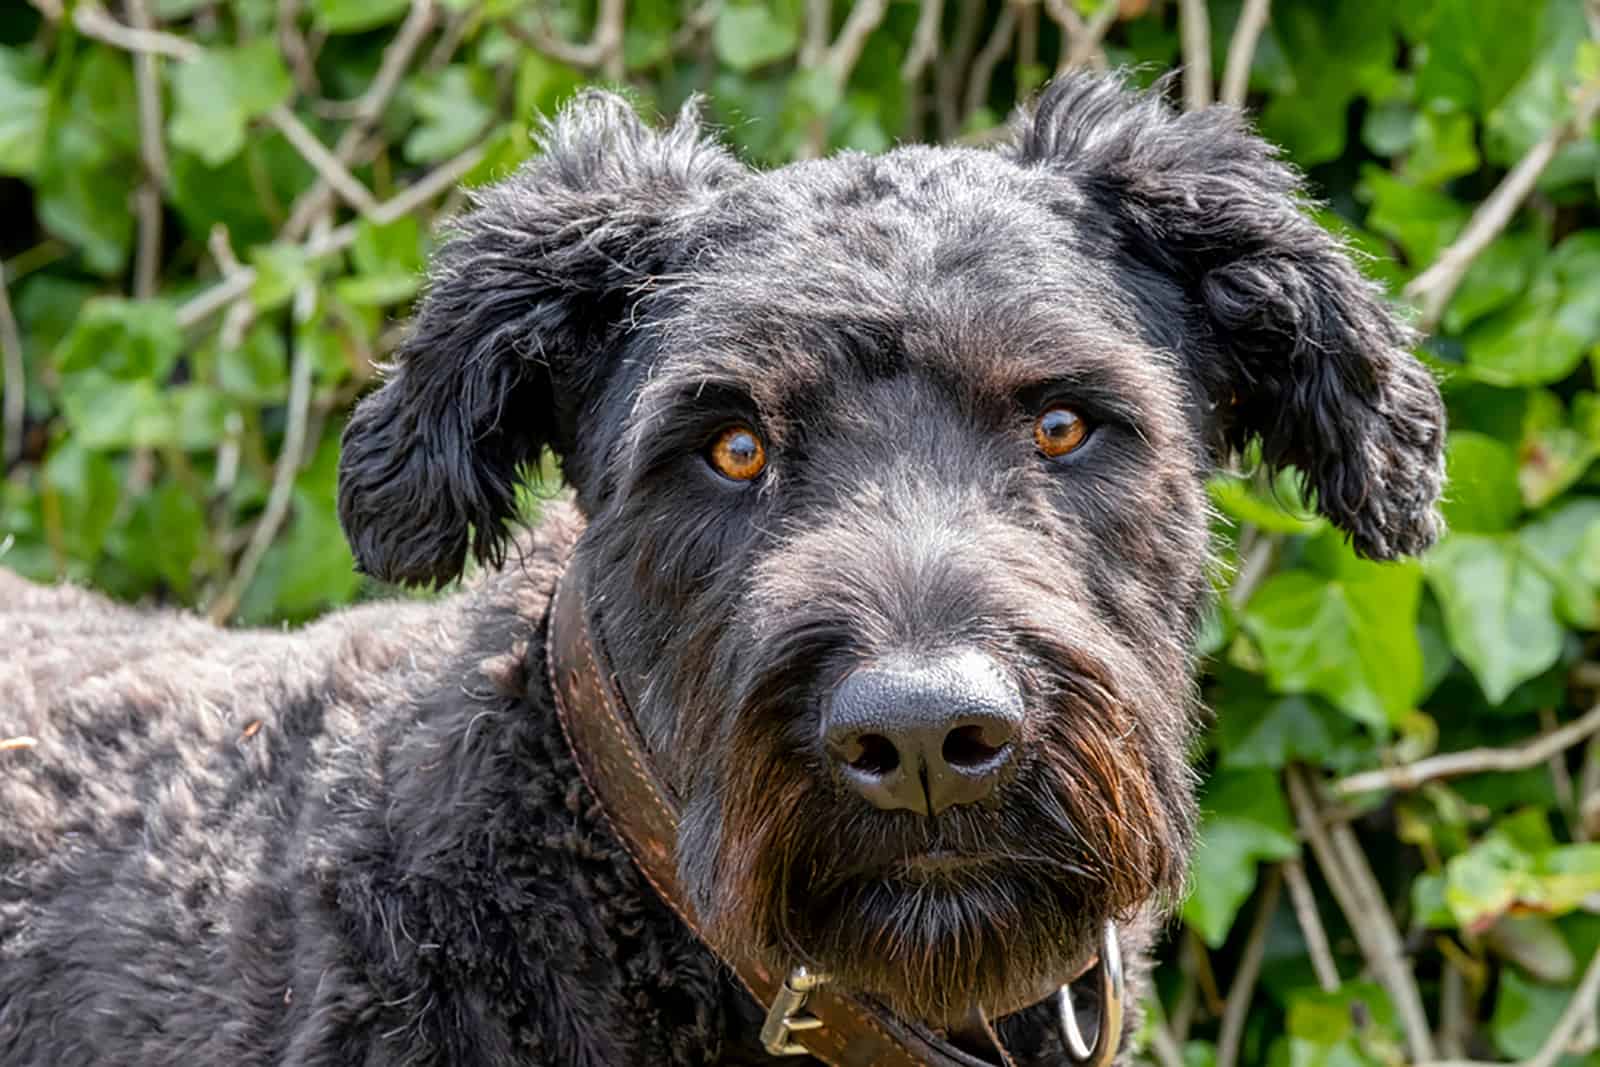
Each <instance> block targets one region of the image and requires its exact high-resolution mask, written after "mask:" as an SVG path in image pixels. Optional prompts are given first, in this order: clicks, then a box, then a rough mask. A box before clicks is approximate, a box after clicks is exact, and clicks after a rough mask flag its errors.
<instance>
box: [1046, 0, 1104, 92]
mask: <svg viewBox="0 0 1600 1067" xmlns="http://www.w3.org/2000/svg"><path fill="white" fill-rule="evenodd" d="M1045 10H1046V11H1047V12H1048V13H1049V15H1050V17H1051V18H1052V19H1054V20H1055V21H1056V23H1057V24H1058V25H1059V26H1060V27H1061V32H1062V35H1063V36H1065V37H1066V39H1067V42H1068V43H1067V47H1066V48H1063V49H1062V50H1061V62H1060V63H1059V64H1057V66H1056V73H1057V74H1061V73H1064V72H1065V71H1068V70H1072V69H1074V68H1076V67H1081V66H1083V65H1085V64H1089V65H1091V66H1093V67H1095V68H1097V69H1104V68H1105V65H1106V53H1105V49H1103V48H1101V47H1100V42H1101V41H1103V40H1105V36H1106V33H1107V31H1109V30H1110V29H1111V26H1112V24H1113V23H1115V22H1116V21H1117V13H1118V11H1119V10H1120V7H1119V5H1118V3H1117V0H1103V2H1102V3H1101V5H1100V10H1098V11H1096V12H1095V13H1094V17H1093V18H1091V19H1090V20H1089V21H1088V22H1085V21H1084V20H1083V18H1082V17H1081V16H1079V14H1078V13H1077V12H1076V11H1074V10H1073V9H1072V6H1071V5H1070V4H1069V3H1068V2H1067V0H1045Z"/></svg>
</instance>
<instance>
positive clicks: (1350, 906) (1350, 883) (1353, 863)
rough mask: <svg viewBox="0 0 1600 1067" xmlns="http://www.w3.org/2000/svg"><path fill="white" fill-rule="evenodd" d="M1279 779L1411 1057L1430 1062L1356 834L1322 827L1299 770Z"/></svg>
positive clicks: (1416, 994) (1398, 949) (1410, 986)
mask: <svg viewBox="0 0 1600 1067" xmlns="http://www.w3.org/2000/svg"><path fill="white" fill-rule="evenodd" d="M1284 779H1285V782H1286V784H1287V785H1288V787H1289V803H1290V806H1291V807H1292V808H1293V809H1294V813H1295V821H1296V822H1297V823H1298V824H1299V826H1300V830H1301V832H1302V833H1303V834H1304V835H1305V838H1306V841H1307V843H1308V844H1310V846H1311V851H1312V853H1313V854H1314V855H1315V856H1316V857H1317V864H1318V865H1319V866H1320V867H1321V868H1322V874H1323V877H1324V878H1325V879H1326V880H1327V882H1328V888H1329V889H1330V890H1332V891H1333V896H1334V899H1335V900H1336V901H1337V902H1338V904H1339V908H1340V910H1341V911H1343V912H1344V916H1345V920H1346V921H1347V922H1348V923H1349V924H1350V930H1351V932H1352V933H1354V934H1355V936H1356V943H1357V944H1358V945H1359V946H1360V947H1361V954H1362V956H1364V957H1365V958H1366V960H1367V964H1368V966H1370V967H1371V968H1372V973H1373V975H1374V976H1375V977H1376V978H1377V979H1378V982H1379V984H1381V985H1382V986H1383V987H1384V990H1385V991H1386V992H1387V993H1388V994H1389V999H1390V1000H1391V1001H1392V1002H1393V1003H1394V1006H1395V1010H1396V1011H1397V1012H1398V1013H1399V1015H1400V1022H1401V1026H1402V1028H1403V1029H1404V1031H1405V1035H1406V1045H1407V1046H1408V1048H1409V1050H1410V1053H1411V1058H1412V1059H1413V1060H1415V1061H1418V1062H1425V1061H1427V1060H1431V1059H1433V1034H1432V1032H1431V1031H1430V1030H1429V1029H1428V1018H1427V1015H1426V1014H1425V1013H1424V1011H1423V1009H1422V994H1421V992H1420V991H1419V990H1418V989H1417V983H1416V978H1415V977H1414V976H1413V975H1412V973H1411V970H1410V968H1409V967H1407V966H1406V963H1405V959H1404V953H1403V946H1402V945H1401V943H1400V935H1399V933H1398V932H1397V931H1396V930H1395V927H1394V920H1393V919H1392V918H1391V917H1390V915H1389V909H1388V906H1387V905H1386V903H1385V902H1384V899H1383V894H1382V892H1381V891H1380V890H1379V889H1378V884H1377V879H1376V878H1374V877H1373V875H1372V868H1371V867H1370V866H1368V864H1367V861H1366V857H1365V856H1364V855H1363V854H1362V852H1361V849H1360V847H1359V846H1358V845H1357V843H1356V840H1355V834H1354V833H1352V832H1351V830H1350V828H1349V827H1348V826H1345V825H1343V824H1339V825H1335V826H1331V827H1330V826H1327V825H1326V824H1325V821H1324V815H1323V811H1322V803H1321V801H1320V799H1319V798H1318V797H1317V795H1316V785H1315V784H1314V783H1313V782H1311V781H1309V780H1308V776H1307V775H1306V773H1305V772H1304V771H1303V770H1302V769H1301V768H1300V767H1298V766H1291V767H1288V768H1285V770H1284Z"/></svg>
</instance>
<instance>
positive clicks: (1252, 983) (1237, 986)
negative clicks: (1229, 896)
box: [1216, 866, 1283, 1067]
mask: <svg viewBox="0 0 1600 1067" xmlns="http://www.w3.org/2000/svg"><path fill="white" fill-rule="evenodd" d="M1282 886H1283V869H1282V868H1281V867H1276V866H1275V867H1273V868H1272V869H1271V870H1270V871H1269V872H1268V873H1267V878H1266V881H1265V882H1264V883H1263V884H1262V886H1261V902H1260V903H1259V904H1258V905H1257V907H1256V917H1255V921H1254V922H1252V923H1251V924H1250V935H1249V937H1248V938H1247V939H1246V940H1245V943H1244V951H1243V953H1241V954H1240V956H1239V969H1238V970H1237V971H1236V972H1235V973H1234V976H1233V985H1232V986H1230V987H1229V988H1228V1000H1227V1004H1226V1006H1225V1007H1224V1008H1223V1009H1222V1026H1221V1028H1220V1029H1218V1031H1217V1060H1216V1067H1233V1065H1234V1064H1235V1063H1236V1062H1238V1059H1239V1042H1240V1040H1241V1039H1242V1038H1243V1037H1244V1023H1245V1019H1246V1018H1248V1013H1249V1011H1250V1000H1251V998H1252V997H1253V996H1254V995H1255V988H1256V979H1257V978H1259V977H1260V976H1261V957H1262V955H1263V954H1264V953H1265V951H1266V947H1267V927H1268V926H1269V925H1270V924H1271V922H1272V916H1273V914H1274V913H1275V912H1276V911H1277V910H1278V894H1279V890H1280V889H1281V888H1282Z"/></svg>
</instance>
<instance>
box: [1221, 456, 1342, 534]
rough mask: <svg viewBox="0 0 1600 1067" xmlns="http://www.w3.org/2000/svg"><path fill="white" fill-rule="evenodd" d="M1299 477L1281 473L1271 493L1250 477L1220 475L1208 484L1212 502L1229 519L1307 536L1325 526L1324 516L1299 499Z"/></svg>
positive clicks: (1283, 532)
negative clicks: (1263, 490)
mask: <svg viewBox="0 0 1600 1067" xmlns="http://www.w3.org/2000/svg"><path fill="white" fill-rule="evenodd" d="M1296 481H1297V476H1296V475H1295V474H1294V473H1292V472H1289V471H1285V472H1284V473H1283V474H1281V475H1280V476H1279V477H1278V479H1277V481H1276V482H1275V483H1274V485H1273V486H1272V487H1271V492H1270V493H1269V492H1262V491H1259V490H1258V489H1257V488H1256V486H1255V483H1254V482H1253V481H1252V480H1251V479H1249V478H1241V477H1239V476H1238V475H1235V474H1218V475H1216V476H1215V477H1213V478H1212V479H1211V481H1210V482H1209V483H1207V486H1206V488H1207V489H1208V490H1210V493H1211V502H1212V503H1213V504H1215V505H1216V506H1217V507H1218V508H1219V509H1221V511H1222V513H1223V514H1225V515H1227V516H1228V517H1229V518H1232V519H1235V520H1237V521H1238V522H1241V523H1249V524H1250V525H1252V526H1255V527H1256V528H1257V529H1260V530H1265V531H1267V532H1268V533H1282V534H1308V533H1314V532H1316V531H1317V530H1318V529H1320V528H1321V527H1322V526H1323V525H1325V524H1324V522H1323V519H1322V518H1321V516H1319V515H1317V514H1316V512H1314V511H1312V510H1311V509H1310V508H1309V507H1306V506H1305V504H1304V503H1303V502H1302V501H1301V500H1300V494H1299V490H1298V487H1297V485H1296V484H1295V483H1296Z"/></svg>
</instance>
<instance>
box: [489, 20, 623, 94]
mask: <svg viewBox="0 0 1600 1067" xmlns="http://www.w3.org/2000/svg"><path fill="white" fill-rule="evenodd" d="M626 10H627V9H626V5H625V2H624V0H600V13H599V15H598V16H597V17H596V19H595V23H594V34H593V36H591V37H590V38H589V41H588V43H586V44H573V43H572V42H571V41H568V40H565V39H564V38H562V37H560V36H558V35H557V34H556V33H555V31H554V30H552V29H551V28H550V23H549V20H548V19H546V18H544V17H543V15H541V16H540V21H539V22H538V23H536V24H535V25H533V26H532V27H527V26H523V25H522V24H521V23H518V22H515V21H513V20H507V21H506V22H505V23H504V24H503V25H504V27H505V31H506V32H507V33H509V34H510V35H511V36H513V37H515V38H516V39H517V40H519V41H521V42H522V43H523V44H526V45H528V46H529V47H530V48H533V49H535V50H536V51H539V52H543V53H544V54H545V55H547V56H549V57H550V58H551V59H558V60H560V61H561V62H563V63H565V64H567V65H568V66H570V67H579V68H581V69H583V70H599V71H601V72H602V73H603V74H604V75H605V77H606V79H607V80H608V81H613V82H620V81H621V80H622V76H623V74H624V73H625V71H624V69H623V65H622V59H623V56H622V25H623V16H624V15H625V14H626Z"/></svg>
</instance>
